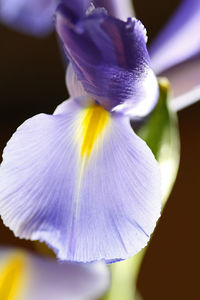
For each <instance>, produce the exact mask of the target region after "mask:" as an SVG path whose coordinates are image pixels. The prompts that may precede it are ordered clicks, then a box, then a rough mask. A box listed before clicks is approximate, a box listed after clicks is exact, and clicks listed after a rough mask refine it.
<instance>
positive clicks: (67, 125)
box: [0, 0, 161, 263]
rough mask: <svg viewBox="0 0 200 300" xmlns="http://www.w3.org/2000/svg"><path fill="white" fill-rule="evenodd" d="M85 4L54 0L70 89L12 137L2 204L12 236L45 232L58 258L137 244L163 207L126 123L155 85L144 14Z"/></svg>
mask: <svg viewBox="0 0 200 300" xmlns="http://www.w3.org/2000/svg"><path fill="white" fill-rule="evenodd" d="M88 5H89V3H88V1H86V0H85V1H83V0H74V1H71V0H68V1H63V2H62V3H61V4H60V5H59V6H58V8H57V11H56V30H57V32H58V34H59V36H60V38H61V40H62V42H63V45H64V48H65V52H66V55H67V57H68V59H69V61H70V67H69V68H70V70H71V71H70V70H69V72H68V84H69V90H70V93H71V97H70V99H69V100H67V101H65V102H64V103H62V104H61V105H59V106H58V107H57V109H56V110H55V112H54V114H53V115H46V114H39V115H36V116H34V117H33V118H31V119H29V120H27V121H26V122H25V123H24V124H22V125H21V126H20V127H19V128H18V130H17V131H16V133H15V134H14V135H13V137H12V138H11V140H10V141H9V142H8V144H7V146H6V148H5V150H4V153H3V163H2V165H1V167H0V213H1V216H2V219H3V221H4V223H5V225H6V226H8V227H10V228H11V229H12V230H13V231H14V233H15V235H16V236H18V237H21V238H25V239H31V240H40V241H44V242H46V243H47V245H49V246H50V247H51V248H52V249H53V250H54V251H55V252H56V254H57V257H58V258H59V259H60V260H68V261H77V262H91V261H96V260H103V261H105V262H107V263H111V262H115V261H118V260H123V259H126V258H128V257H130V256H132V255H134V254H136V253H137V252H138V251H140V250H141V248H143V247H144V246H145V245H146V244H147V242H148V240H149V238H150V235H151V233H152V231H153V230H154V227H155V225H156V221H157V219H158V217H159V215H160V208H161V183H160V171H159V167H158V164H157V162H156V160H155V158H154V156H153V154H152V152H151V150H150V149H149V148H148V146H147V145H146V143H145V142H144V141H143V140H142V139H140V138H139V137H138V136H137V135H136V134H135V133H134V131H133V130H132V128H131V126H130V118H132V119H133V120H134V119H135V118H136V117H137V116H141V115H144V114H147V113H149V112H150V111H151V110H152V109H153V107H154V106H155V104H156V101H157V96H158V86H157V80H156V78H155V75H154V73H153V71H152V69H151V64H150V59H149V55H148V52H147V49H146V40H147V38H146V31H145V28H144V26H143V25H142V24H141V22H140V21H138V20H136V19H135V18H133V19H131V18H130V19H128V21H127V22H124V21H121V20H118V19H115V18H114V17H111V16H109V15H108V14H107V13H106V11H105V10H104V9H100V8H97V9H94V8H93V6H92V7H91V6H90V7H89V8H88ZM86 11H87V14H86V15H85V12H86Z"/></svg>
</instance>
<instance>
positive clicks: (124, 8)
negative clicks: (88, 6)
mask: <svg viewBox="0 0 200 300" xmlns="http://www.w3.org/2000/svg"><path fill="white" fill-rule="evenodd" d="M93 3H94V5H95V7H105V9H106V10H107V11H108V13H109V14H110V15H111V16H113V17H116V18H119V19H122V20H124V21H126V19H127V18H129V17H133V16H134V11H133V5H132V1H131V0H93Z"/></svg>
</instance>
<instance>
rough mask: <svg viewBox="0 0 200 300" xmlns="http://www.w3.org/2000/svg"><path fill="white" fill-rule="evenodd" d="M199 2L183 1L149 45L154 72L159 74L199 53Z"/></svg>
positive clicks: (197, 0)
mask: <svg viewBox="0 0 200 300" xmlns="http://www.w3.org/2000/svg"><path fill="white" fill-rule="evenodd" d="M199 28H200V1H199V0H183V1H182V3H181V4H180V7H178V9H177V11H176V12H175V13H174V15H173V16H172V18H171V19H170V20H169V22H168V23H167V25H166V26H165V27H164V29H163V30H162V31H161V33H160V34H159V35H158V37H157V38H156V39H155V41H153V43H152V44H151V45H150V48H149V53H150V57H151V60H152V65H153V69H154V71H155V72H156V73H157V74H159V73H161V72H164V71H165V70H167V69H169V68H171V67H173V66H175V65H176V64H179V63H181V62H183V61H185V60H187V59H190V58H192V57H194V56H195V55H198V54H199V53H200V34H199Z"/></svg>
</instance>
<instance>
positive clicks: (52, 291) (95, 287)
mask: <svg viewBox="0 0 200 300" xmlns="http://www.w3.org/2000/svg"><path fill="white" fill-rule="evenodd" d="M108 285H109V272H108V269H107V268H106V266H105V265H104V264H103V263H94V264H90V265H83V264H71V263H62V264H61V263H58V262H57V261H55V260H53V259H50V258H45V257H39V256H36V255H33V254H30V253H28V252H27V251H25V250H20V249H12V248H3V247H2V248H0V299H2V300H27V299H28V300H44V299H45V300H46V299H48V300H55V299H57V300H91V299H96V298H98V297H99V296H100V295H101V294H103V293H104V292H105V291H106V289H107V288H108Z"/></svg>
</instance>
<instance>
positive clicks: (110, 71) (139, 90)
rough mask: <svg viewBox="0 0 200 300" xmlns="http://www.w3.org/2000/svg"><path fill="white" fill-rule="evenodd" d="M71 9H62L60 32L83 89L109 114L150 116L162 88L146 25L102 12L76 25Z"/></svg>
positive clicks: (57, 26)
mask: <svg viewBox="0 0 200 300" xmlns="http://www.w3.org/2000/svg"><path fill="white" fill-rule="evenodd" d="M66 3H67V1H65V4H61V5H59V6H58V9H57V13H56V29H57V32H58V34H59V36H60V38H61V40H62V42H63V44H64V48H65V51H66V54H67V56H68V58H69V60H70V61H71V63H72V66H73V69H74V71H75V73H76V75H77V79H78V80H79V81H80V82H81V84H82V86H83V89H84V90H85V91H86V92H87V93H88V94H89V95H90V96H91V97H92V98H93V99H95V100H96V101H97V102H99V103H100V104H101V105H102V106H103V107H104V108H105V109H106V110H108V111H114V110H117V111H122V112H125V113H127V114H132V115H134V114H135V115H145V114H147V113H149V111H150V110H152V108H153V107H154V105H155V104H156V101H157V96H158V86H157V81H156V78H155V76H154V73H153V71H152V69H151V65H150V59H149V55H148V52H147V49H146V39H147V37H146V31H145V28H144V26H143V25H142V24H141V22H140V21H138V20H136V19H131V18H130V19H128V21H127V22H123V21H121V20H117V19H115V18H113V17H111V16H109V15H108V14H107V13H106V12H105V11H104V10H101V9H97V10H93V11H92V12H90V14H89V15H87V16H85V17H83V16H82V17H79V19H76V20H75V21H74V22H73V20H74V19H73V18H72V15H71V14H70V12H71V10H69V9H68V5H67V4H66Z"/></svg>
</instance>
